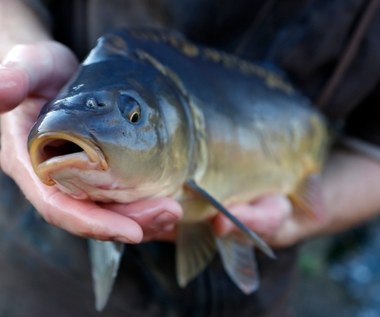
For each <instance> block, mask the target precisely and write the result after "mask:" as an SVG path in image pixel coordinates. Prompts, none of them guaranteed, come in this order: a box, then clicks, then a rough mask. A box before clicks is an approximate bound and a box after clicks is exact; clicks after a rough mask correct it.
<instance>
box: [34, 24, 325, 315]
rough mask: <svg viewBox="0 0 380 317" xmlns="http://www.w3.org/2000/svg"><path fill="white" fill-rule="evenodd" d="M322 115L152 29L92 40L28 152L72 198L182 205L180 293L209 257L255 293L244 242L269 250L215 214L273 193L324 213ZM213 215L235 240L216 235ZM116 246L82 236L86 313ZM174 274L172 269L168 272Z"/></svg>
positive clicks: (272, 81)
mask: <svg viewBox="0 0 380 317" xmlns="http://www.w3.org/2000/svg"><path fill="white" fill-rule="evenodd" d="M328 143H329V142H328V130H327V126H326V122H325V120H324V118H323V117H322V116H321V115H320V114H319V112H318V111H317V110H316V109H314V108H313V107H312V106H311V104H310V102H309V101H308V99H307V98H305V97H304V96H302V95H301V94H300V93H299V92H297V91H296V90H295V89H294V88H293V87H292V85H290V84H289V83H288V82H287V81H286V80H284V79H282V77H281V76H279V75H278V74H277V73H276V72H273V71H270V70H267V69H266V68H264V67H262V66H260V65H258V64H254V63H251V62H248V61H244V60H241V59H239V58H237V57H235V56H233V55H229V54H226V53H222V52H219V51H217V50H214V49H211V48H208V47H203V46H197V45H194V44H192V43H190V42H189V41H188V40H186V39H185V38H184V37H182V36H180V35H178V34H175V33H172V32H169V31H158V30H145V29H142V30H116V31H114V32H111V33H108V34H106V35H104V36H102V37H101V38H100V39H99V40H98V42H97V45H96V46H95V47H94V48H93V49H92V51H91V52H90V53H89V55H88V57H87V58H86V59H85V60H84V62H83V63H82V65H81V67H80V69H79V70H78V72H77V73H76V74H75V76H74V77H73V79H72V80H71V81H70V82H69V83H68V84H67V85H66V86H65V87H64V88H63V89H62V90H61V91H60V93H59V94H58V96H57V97H56V98H55V99H54V100H52V101H50V102H48V103H47V104H46V105H45V106H44V107H43V108H42V110H41V113H40V115H39V117H38V119H37V122H36V123H35V125H34V127H33V128H32V130H31V132H30V135H29V140H28V148H29V153H30V158H31V162H32V166H33V168H34V171H35V173H36V174H37V175H38V177H39V178H40V179H41V181H42V182H44V183H45V184H47V185H50V186H57V187H58V188H59V189H60V190H62V191H63V192H65V193H67V194H68V195H70V196H72V197H74V198H76V199H90V200H94V201H98V202H118V203H130V202H133V201H136V200H141V199H148V198H152V197H160V196H170V197H173V198H175V199H176V200H177V201H179V202H180V204H181V205H182V207H183V210H184V217H183V219H182V220H181V221H180V222H179V224H178V233H177V241H176V245H177V247H176V259H177V260H176V262H177V263H176V266H177V273H176V274H177V280H178V283H179V284H180V286H185V285H186V284H187V283H188V282H189V281H190V280H191V279H192V278H194V277H195V276H196V275H198V274H199V273H200V272H201V271H202V270H203V269H204V268H205V267H206V266H207V264H208V263H209V262H210V261H211V259H212V258H213V256H214V255H215V253H216V251H219V254H220V256H221V259H222V262H223V265H224V267H225V270H226V272H227V274H228V275H229V276H230V277H231V279H232V280H233V281H234V282H235V284H236V285H237V286H238V287H239V288H240V289H241V290H242V291H243V292H244V293H251V292H253V291H254V290H256V289H257V288H258V286H259V276H258V272H257V268H256V262H255V258H254V251H253V245H255V246H256V247H257V248H259V249H261V250H262V251H263V252H265V253H266V254H268V255H269V256H273V252H272V250H271V249H270V248H269V247H268V245H267V244H266V243H265V242H264V241H263V240H262V239H261V238H260V237H258V236H257V235H256V234H255V233H254V232H252V231H251V230H250V229H248V228H246V227H245V226H244V225H243V224H241V223H240V222H239V221H238V220H237V219H236V218H234V217H233V216H232V215H231V214H230V213H229V212H228V210H227V209H226V206H229V205H231V204H233V203H244V202H246V203H249V202H252V201H253V200H255V199H257V198H258V197H260V196H263V195H268V194H272V193H282V194H285V195H287V196H288V197H289V198H290V199H291V201H292V202H293V203H294V205H295V206H296V207H299V208H300V209H302V210H305V211H307V212H312V213H314V214H318V213H321V212H323V210H322V209H323V206H322V203H321V201H320V193H319V177H318V175H319V174H320V172H321V169H322V167H323V162H324V157H325V154H326V151H327V148H328ZM217 212H223V213H224V214H225V215H227V216H228V217H229V218H230V219H231V220H232V221H233V222H234V223H235V224H236V225H237V226H239V228H241V230H242V232H243V234H241V235H237V234H230V235H229V236H226V237H217V236H215V234H214V232H213V230H212V227H211V224H210V221H208V220H209V219H210V218H211V217H212V216H214V215H215V214H216V213H217ZM122 252H123V245H122V244H121V243H116V242H100V241H90V255H91V260H92V265H93V277H94V282H95V293H96V306H97V308H98V309H102V308H103V307H104V305H105V303H106V301H107V298H108V296H109V293H110V291H111V289H112V284H113V279H114V277H115V276H116V272H117V269H118V266H119V261H120V255H121V254H122ZM173 274H174V273H173Z"/></svg>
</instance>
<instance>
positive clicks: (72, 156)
mask: <svg viewBox="0 0 380 317" xmlns="http://www.w3.org/2000/svg"><path fill="white" fill-rule="evenodd" d="M29 153H30V158H31V162H32V166H33V169H34V171H35V173H36V174H37V176H38V177H39V178H40V180H41V181H42V182H43V183H45V184H46V185H50V186H51V185H54V184H55V181H54V179H52V177H51V174H53V173H54V172H55V171H57V170H62V169H65V168H78V169H83V170H90V169H91V170H107V169H108V164H107V161H106V159H105V156H104V154H103V152H102V151H101V149H100V148H99V147H98V146H97V145H96V144H94V143H93V142H92V141H90V140H87V139H84V138H81V137H78V136H75V135H70V134H66V133H50V132H49V133H44V134H42V135H39V136H38V137H36V138H34V139H33V140H31V142H30V143H29Z"/></svg>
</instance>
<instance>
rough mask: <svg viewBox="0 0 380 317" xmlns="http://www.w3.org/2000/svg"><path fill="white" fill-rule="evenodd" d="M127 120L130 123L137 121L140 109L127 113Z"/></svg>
mask: <svg viewBox="0 0 380 317" xmlns="http://www.w3.org/2000/svg"><path fill="white" fill-rule="evenodd" d="M128 120H129V121H130V122H132V123H137V122H139V120H140V111H136V110H135V111H133V112H132V113H130V114H129V116H128Z"/></svg>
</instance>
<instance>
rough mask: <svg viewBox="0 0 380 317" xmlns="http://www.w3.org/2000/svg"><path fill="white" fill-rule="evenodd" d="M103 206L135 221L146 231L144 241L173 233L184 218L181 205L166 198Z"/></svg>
mask: <svg viewBox="0 0 380 317" xmlns="http://www.w3.org/2000/svg"><path fill="white" fill-rule="evenodd" d="M102 206H104V207H106V208H107V209H110V210H113V211H115V212H117V213H120V214H122V215H125V216H128V217H129V218H131V219H133V220H135V221H136V222H137V223H138V224H139V225H140V226H142V228H143V230H144V240H147V239H150V238H151V237H153V236H156V235H160V233H164V232H168V231H172V230H173V227H174V225H175V224H176V223H177V221H178V220H179V219H180V218H181V217H182V207H181V205H180V204H179V203H178V202H177V201H175V200H173V199H170V198H166V197H163V198H155V199H148V200H142V201H136V202H133V203H130V204H105V205H102Z"/></svg>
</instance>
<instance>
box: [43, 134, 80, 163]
mask: <svg viewBox="0 0 380 317" xmlns="http://www.w3.org/2000/svg"><path fill="white" fill-rule="evenodd" d="M83 151H84V149H83V148H81V147H80V146H79V145H77V144H76V143H74V142H70V141H67V140H61V139H56V140H51V141H49V142H48V143H45V144H44V145H43V146H42V147H41V149H40V153H41V160H42V162H45V161H47V160H49V159H51V158H54V157H58V156H64V155H69V154H74V153H80V152H83ZM42 162H41V163H42Z"/></svg>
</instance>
